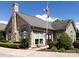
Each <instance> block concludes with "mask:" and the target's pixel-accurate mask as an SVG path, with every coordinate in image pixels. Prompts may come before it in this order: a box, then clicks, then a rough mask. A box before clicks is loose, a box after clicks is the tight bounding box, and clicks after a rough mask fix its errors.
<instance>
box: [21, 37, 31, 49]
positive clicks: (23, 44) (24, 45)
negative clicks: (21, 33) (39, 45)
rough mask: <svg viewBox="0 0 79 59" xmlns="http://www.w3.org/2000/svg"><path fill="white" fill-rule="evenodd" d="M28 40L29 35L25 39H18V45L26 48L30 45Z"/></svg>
mask: <svg viewBox="0 0 79 59" xmlns="http://www.w3.org/2000/svg"><path fill="white" fill-rule="evenodd" d="M30 41H31V40H30V38H29V37H28V38H26V39H21V41H20V47H21V48H28V47H30V44H31V42H30Z"/></svg>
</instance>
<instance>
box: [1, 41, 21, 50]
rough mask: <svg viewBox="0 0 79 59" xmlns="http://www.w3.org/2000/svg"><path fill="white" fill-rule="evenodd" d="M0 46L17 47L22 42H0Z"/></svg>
mask: <svg viewBox="0 0 79 59" xmlns="http://www.w3.org/2000/svg"><path fill="white" fill-rule="evenodd" d="M0 46H1V47H7V48H15V49H19V48H20V44H18V43H12V42H0Z"/></svg>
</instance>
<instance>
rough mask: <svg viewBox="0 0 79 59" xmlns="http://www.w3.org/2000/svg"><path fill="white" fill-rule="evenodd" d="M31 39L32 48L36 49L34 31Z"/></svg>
mask: <svg viewBox="0 0 79 59" xmlns="http://www.w3.org/2000/svg"><path fill="white" fill-rule="evenodd" d="M30 38H31V47H35V39H34V32H33V31H31V34H30Z"/></svg>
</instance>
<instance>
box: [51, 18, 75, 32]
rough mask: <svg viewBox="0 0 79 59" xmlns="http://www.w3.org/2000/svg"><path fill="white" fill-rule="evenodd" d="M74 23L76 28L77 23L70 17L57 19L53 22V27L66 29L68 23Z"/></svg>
mask: <svg viewBox="0 0 79 59" xmlns="http://www.w3.org/2000/svg"><path fill="white" fill-rule="evenodd" d="M70 23H72V24H73V27H74V29H76V28H75V24H74V21H73V20H71V19H69V20H56V21H54V22H53V23H51V25H52V27H53V28H54V30H65V29H66V28H67V26H68V24H70Z"/></svg>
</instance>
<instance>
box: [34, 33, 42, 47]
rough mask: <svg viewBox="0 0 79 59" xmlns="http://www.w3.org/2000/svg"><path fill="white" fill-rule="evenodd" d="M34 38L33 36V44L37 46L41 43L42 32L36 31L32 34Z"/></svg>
mask: <svg viewBox="0 0 79 59" xmlns="http://www.w3.org/2000/svg"><path fill="white" fill-rule="evenodd" d="M34 38H35V44H36V46H37V47H38V46H41V45H43V33H37V32H36V33H35V35H34Z"/></svg>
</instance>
